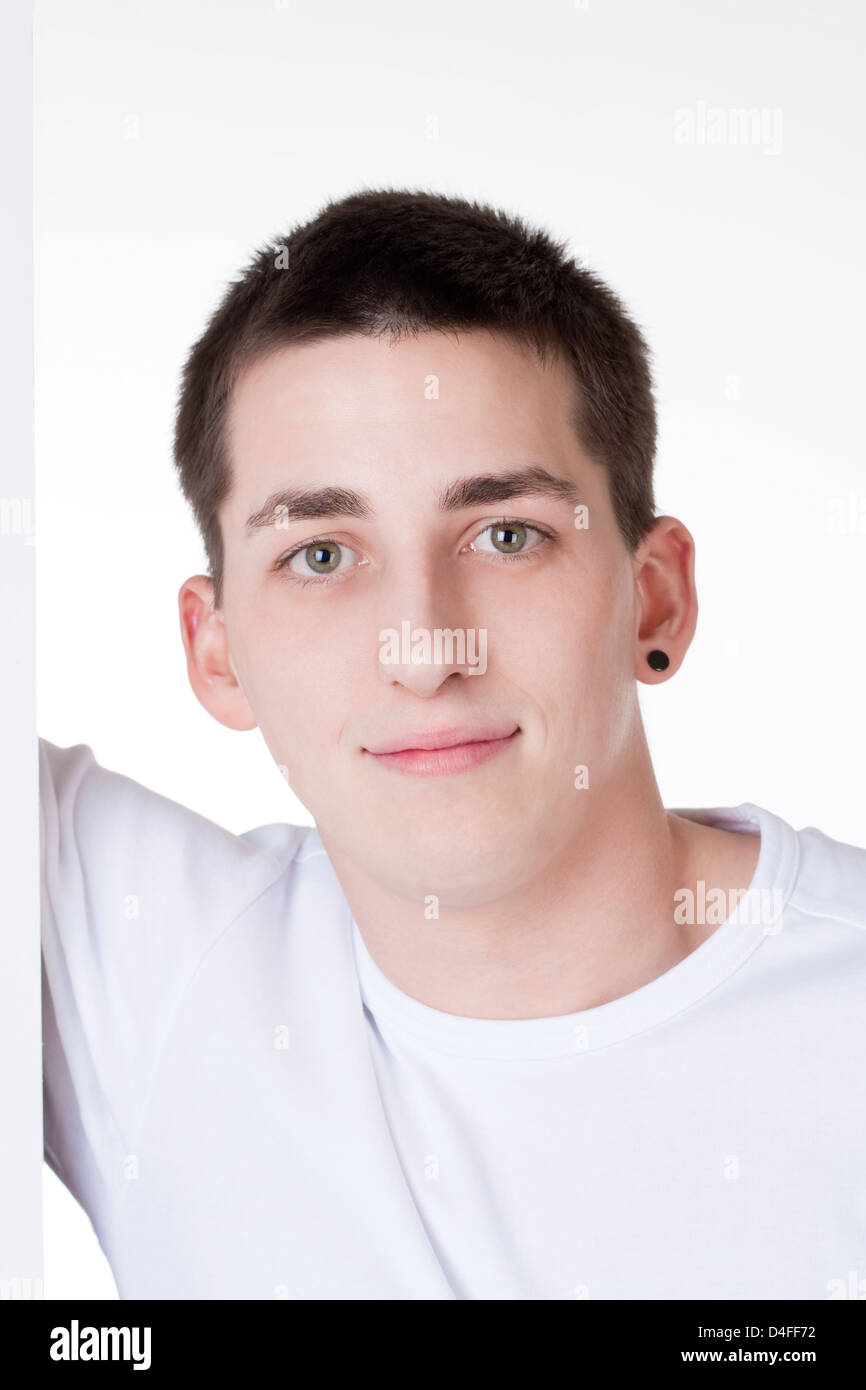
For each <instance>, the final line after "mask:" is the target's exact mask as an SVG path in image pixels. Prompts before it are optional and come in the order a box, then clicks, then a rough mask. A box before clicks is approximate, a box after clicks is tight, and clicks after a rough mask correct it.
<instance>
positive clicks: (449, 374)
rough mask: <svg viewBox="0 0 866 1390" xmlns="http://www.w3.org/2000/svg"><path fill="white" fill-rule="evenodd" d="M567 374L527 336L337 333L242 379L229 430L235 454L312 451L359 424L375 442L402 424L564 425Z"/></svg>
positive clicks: (264, 361) (441, 428)
mask: <svg viewBox="0 0 866 1390" xmlns="http://www.w3.org/2000/svg"><path fill="white" fill-rule="evenodd" d="M574 389H575V384H574V379H573V375H572V373H571V372H570V370H569V369H568V367H567V366H566V364H565V362H564V361H563V359H562V358H561V357H559V356H551V357H550V359H549V360H548V361H547V362H545V363H544V364H543V365H542V364H541V363H540V362H539V360H538V358H537V356H536V354H535V352H534V351H533V349H532V347H531V346H530V345H529V344H525V343H523V342H521V341H519V340H517V339H514V338H512V337H510V336H505V335H503V334H498V333H493V332H489V331H487V330H480V329H473V330H468V331H467V330H460V331H458V332H454V333H449V332H441V331H436V332H424V333H419V334H418V335H416V336H411V337H407V338H405V339H403V340H402V341H400V342H397V343H392V342H390V341H389V340H388V339H386V338H370V337H366V336H362V335H360V334H352V335H341V336H339V337H334V338H329V339H323V340H320V341H318V342H314V343H305V344H292V345H288V346H282V347H279V348H276V349H274V350H273V351H271V352H269V353H267V355H265V356H264V357H262V358H261V359H259V360H258V361H257V362H255V363H254V364H253V365H252V366H251V367H249V368H247V369H246V370H245V371H244V372H243V373H242V374H241V376H240V377H239V379H238V381H237V383H236V385H235V389H234V391H233V393H232V401H231V407H230V412H229V438H230V442H231V452H232V455H233V456H234V457H235V458H242V457H243V456H244V455H251V454H252V453H255V452H257V451H259V450H261V449H262V448H265V449H266V448H267V445H268V441H269V439H270V440H271V441H273V440H274V439H275V438H279V439H281V441H282V442H283V444H284V445H286V446H289V447H291V445H292V443H294V442H297V443H299V444H300V445H301V446H302V447H303V448H304V451H305V452H306V453H307V454H309V449H310V445H311V444H313V443H314V442H315V441H321V442H326V441H327V440H328V439H330V438H331V437H340V436H345V435H346V434H347V433H348V432H351V431H353V430H356V429H357V428H358V426H362V427H363V429H364V431H365V433H366V434H368V435H370V434H374V433H375V435H376V437H377V440H378V442H379V443H380V444H383V443H385V441H387V439H388V436H389V433H390V434H391V435H392V436H393V437H394V442H395V444H398V443H399V436H398V435H397V434H396V432H397V431H398V430H401V429H403V430H405V429H409V430H410V431H411V432H412V436H413V438H414V439H415V442H416V443H417V442H419V441H420V438H421V437H422V436H426V437H427V438H431V439H432V438H435V437H436V435H437V434H440V433H444V432H447V431H448V430H452V429H454V428H455V427H459V428H461V429H462V430H464V431H467V430H468V431H471V432H472V435H473V436H477V437H478V439H479V440H483V439H484V438H488V439H490V440H491V442H494V443H495V441H496V440H497V437H498V436H501V435H507V436H509V437H511V438H513V437H514V434H515V431H517V432H519V433H520V434H530V433H532V432H535V433H541V434H550V432H551V430H552V429H555V426H556V424H557V423H559V424H561V425H565V426H566V427H568V426H570V416H571V407H572V404H573V401H574Z"/></svg>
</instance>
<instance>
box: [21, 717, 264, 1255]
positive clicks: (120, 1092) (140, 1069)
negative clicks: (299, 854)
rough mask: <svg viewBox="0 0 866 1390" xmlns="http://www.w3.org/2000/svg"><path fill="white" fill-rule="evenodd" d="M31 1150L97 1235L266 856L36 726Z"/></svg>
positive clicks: (259, 886) (257, 885) (260, 882)
mask: <svg viewBox="0 0 866 1390" xmlns="http://www.w3.org/2000/svg"><path fill="white" fill-rule="evenodd" d="M39 812H40V852H41V873H42V883H41V889H42V1018H43V1102H44V1144H45V1159H46V1161H47V1162H48V1164H49V1165H50V1166H51V1168H52V1169H53V1170H54V1172H55V1173H56V1174H57V1176H58V1177H59V1178H60V1179H61V1181H62V1182H63V1183H64V1184H65V1185H66V1187H67V1188H68V1189H69V1191H70V1192H71V1193H72V1194H73V1196H74V1197H76V1198H77V1200H78V1201H79V1202H80V1204H81V1205H82V1206H83V1208H84V1209H85V1211H86V1212H87V1214H88V1215H89V1216H90V1219H91V1221H92V1223H93V1225H94V1228H95V1230H96V1232H97V1234H98V1235H99V1234H100V1229H101V1225H102V1217H103V1215H106V1216H107V1215H108V1214H109V1213H110V1211H111V1210H112V1209H113V1207H114V1204H115V1203H116V1201H117V1200H118V1199H119V1197H120V1195H121V1193H122V1191H123V1188H124V1184H125V1182H126V1181H127V1177H128V1175H129V1172H130V1165H132V1166H133V1167H134V1164H135V1161H136V1159H135V1144H136V1141H137V1138H138V1135H139V1132H140V1128H141V1124H142V1120H143V1117H144V1115H145V1112H146V1108H147V1103H148V1098H149V1093H150V1088H151V1085H152V1082H153V1080H154V1077H155V1074H156V1069H157V1067H158V1064H159V1059H160V1055H161V1052H162V1049H163V1046H164V1043H165V1041H166V1039H167V1038H168V1035H169V1031H170V1029H171V1027H172V1024H173V1021H174V1019H175V1018H176V1015H177V1011H178V1008H179V1006H180V1003H181V1000H182V998H183V994H184V991H185V990H186V988H187V986H188V984H189V982H190V980H191V978H192V976H193V974H194V972H195V970H196V969H197V967H198V965H199V963H200V962H201V960H202V958H203V957H204V955H205V953H206V952H207V951H208V950H209V948H210V946H211V945H212V944H213V943H214V942H215V941H216V940H217V938H218V937H219V935H220V934H221V932H222V931H223V930H225V928H226V927H227V926H228V925H229V924H230V923H231V922H232V921H233V920H234V919H235V918H236V917H237V916H238V914H239V913H241V912H242V911H243V910H244V908H245V907H246V906H247V905H248V903H249V902H251V901H252V900H253V899H254V898H255V897H256V896H257V895H258V893H260V892H262V891H264V888H265V887H266V886H267V884H268V883H269V882H272V881H273V880H274V878H275V877H276V876H277V874H278V873H279V872H280V868H281V866H280V863H279V856H278V855H276V854H274V853H273V852H271V851H270V850H268V849H266V848H262V846H261V845H257V844H256V843H255V836H251V837H250V839H247V838H245V837H244V836H237V835H234V834H232V833H230V832H229V831H227V830H225V829H224V828H223V827H221V826H219V825H217V824H215V823H214V822H212V821H209V820H207V819H206V818H205V817H203V816H201V815H199V814H198V813H197V812H194V811H191V810H190V809H189V808H188V807H184V806H181V805H180V804H178V803H177V802H174V801H172V800H170V799H169V798H167V797H164V796H162V795H160V794H159V793H157V792H154V791H152V790H150V789H149V788H147V787H144V786H142V785H141V784H140V783H138V782H136V781H134V780H133V779H132V778H129V777H126V776H123V775H122V774H120V773H117V772H113V771H111V770H109V769H108V768H105V767H103V766H102V765H101V764H100V763H99V762H98V761H97V760H96V758H95V757H94V754H93V752H92V750H91V749H90V748H89V747H88V746H87V745H86V744H75V745H73V746H71V747H66V748H61V747H58V746H57V745H55V744H53V743H51V742H49V741H48V740H47V739H43V738H40V740H39Z"/></svg>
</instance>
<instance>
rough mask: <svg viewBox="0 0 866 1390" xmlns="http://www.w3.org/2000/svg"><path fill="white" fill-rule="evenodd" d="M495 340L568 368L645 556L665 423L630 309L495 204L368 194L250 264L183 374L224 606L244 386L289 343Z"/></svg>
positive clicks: (583, 429)
mask: <svg viewBox="0 0 866 1390" xmlns="http://www.w3.org/2000/svg"><path fill="white" fill-rule="evenodd" d="M460 328H463V329H470V328H487V329H492V330H496V331H499V332H501V333H503V334H506V335H507V334H510V335H512V336H516V337H517V338H518V339H519V340H522V341H523V342H525V343H527V344H529V345H530V346H531V347H533V348H534V349H535V351H536V353H537V355H538V357H539V358H540V360H541V361H542V362H544V361H546V360H547V355H548V353H550V352H552V353H553V354H558V355H562V356H563V357H564V359H565V360H566V362H568V363H570V365H571V367H572V369H573V371H574V374H575V381H576V386H577V391H576V395H575V399H576V402H577V409H576V416H575V419H574V422H573V423H574V428H575V431H576V434H577V437H578V439H579V441H580V443H581V445H582V446H583V448H584V449H585V450H586V452H587V453H588V454H589V456H590V457H591V458H594V459H595V460H596V461H597V462H599V463H601V464H602V465H603V466H604V467H605V468H606V470H607V473H608V484H609V489H610V495H611V501H612V505H613V509H614V514H615V516H616V520H617V524H618V526H619V529H620V532H621V534H622V536H623V538H624V540H625V542H626V544H627V545H628V547H629V549H630V550H632V551H633V550H634V549H635V548H636V547H637V545H638V543H639V542H640V540H641V538H642V537H643V536H644V535H645V533H646V531H647V530H648V529H649V527H650V526H651V525H652V522H653V520H654V514H655V503H654V499H653V463H654V459H655V447H656V414H655V403H654V399H653V385H652V376H651V371H650V365H649V359H650V349H649V348H648V346H647V344H646V342H645V340H644V338H643V335H642V334H641V332H640V330H639V328H638V327H637V325H636V324H635V323H634V321H633V320H632V318H631V317H630V316H629V314H628V313H627V312H626V310H625V308H624V306H623V304H622V302H621V301H620V300H619V299H618V297H617V296H616V295H615V294H614V293H613V291H612V290H611V289H609V288H608V286H607V285H606V284H605V283H604V282H603V281H602V280H600V279H599V278H598V276H596V275H595V274H593V273H592V272H591V271H589V270H587V269H585V268H584V267H583V266H580V265H578V264H577V263H576V262H575V261H574V260H573V259H572V258H571V257H570V256H569V254H568V250H567V247H566V244H565V243H564V242H557V241H555V240H554V239H553V238H552V237H551V236H550V235H549V234H548V233H547V232H545V231H542V230H539V229H538V228H535V227H530V226H528V225H527V224H526V222H525V221H524V220H523V219H522V218H520V217H518V216H514V215H510V214H508V213H505V212H503V211H501V210H499V209H496V208H493V207H489V206H487V205H486V204H480V203H477V202H470V201H468V200H466V199H463V198H458V197H449V196H446V195H445V194H441V193H435V192H427V191H423V190H406V189H390V188H389V189H369V190H363V191H361V192H357V193H351V194H349V195H348V196H347V197H345V198H341V199H340V200H339V201H332V202H329V203H327V204H326V205H325V206H324V207H323V208H322V210H321V211H320V212H319V213H318V214H317V215H316V216H315V217H313V218H312V219H310V220H309V221H307V222H304V223H299V224H297V225H296V226H294V227H293V228H292V230H291V231H290V232H289V233H288V235H286V236H283V237H278V238H276V239H275V240H274V241H272V242H269V243H266V244H265V245H264V246H262V247H261V248H260V249H259V250H257V251H256V252H254V254H253V257H252V259H251V260H250V262H249V264H248V265H247V267H246V269H245V270H244V271H243V273H242V274H241V275H240V276H239V277H238V278H237V279H236V280H235V281H234V282H233V283H232V284H231V285H230V286H229V288H228V290H227V291H226V293H225V294H224V296H223V298H222V300H221V301H220V303H219V305H218V306H217V308H216V309H215V311H214V312H213V314H212V315H211V317H210V319H209V320H208V323H207V326H206V328H205V331H204V333H203V334H202V336H201V337H200V338H199V339H198V341H197V342H196V343H195V344H194V345H193V347H192V349H191V350H190V352H189V355H188V357H187V360H186V362H185V364H184V368H183V373H182V380H181V386H180V393H179V399H178V404H177V413H176V418H175V434H174V461H175V465H176V467H177V469H178V472H179V474H180V484H181V489H182V491H183V493H184V496H185V497H186V499H187V501H188V502H189V503H190V505H191V507H192V509H193V512H194V515H195V518H196V521H197V523H198V526H199V529H200V531H201V533H202V538H203V541H204V545H205V550H206V553H207V559H208V563H209V566H210V577H211V579H212V581H213V585H214V602H215V606H216V607H217V608H219V607H221V606H222V587H223V541H222V533H221V530H220V524H219V519H218V516H217V511H218V508H219V507H220V505H221V503H222V502H223V501H224V500H225V498H226V497H227V496H228V495H229V493H230V491H231V486H232V474H231V460H230V457H229V451H228V443H227V428H226V426H227V415H228V410H229V407H230V403H231V393H232V390H233V388H234V385H235V383H236V381H237V379H238V377H239V375H240V373H241V372H242V371H243V370H245V369H246V368H247V367H249V366H251V365H252V364H253V362H254V361H257V360H258V359H259V358H261V357H263V356H266V355H267V354H268V353H269V352H271V351H273V350H275V349H276V348H278V347H281V346H283V345H285V344H289V343H310V342H315V341H317V340H321V339H323V338H327V337H332V336H339V335H341V334H351V333H361V334H366V335H368V336H374V337H381V336H385V335H390V337H391V339H392V341H396V340H398V339H399V338H400V337H401V336H405V335H407V334H417V333H419V332H423V331H424V330H431V329H440V330H446V331H447V330H454V329H460Z"/></svg>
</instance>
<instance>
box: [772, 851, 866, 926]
mask: <svg viewBox="0 0 866 1390" xmlns="http://www.w3.org/2000/svg"><path fill="white" fill-rule="evenodd" d="M795 834H796V842H797V852H798V853H797V857H798V863H797V873H796V878H795V881H794V885H793V889H792V892H791V897H790V906H791V908H792V909H793V910H795V911H798V912H799V913H801V914H802V915H803V917H804V918H812V919H824V920H827V921H832V922H836V923H838V924H839V925H840V926H848V927H851V928H853V929H854V930H855V932H857V933H859V934H861V935H862V944H863V947H864V949H866V849H864V848H862V847H860V846H859V845H852V844H848V843H847V842H845V841H843V840H835V839H833V838H832V837H831V836H829V835H827V834H825V833H824V831H823V830H819V829H818V828H817V827H816V826H813V825H809V826H806V827H804V828H803V829H802V830H798V831H796V832H795Z"/></svg>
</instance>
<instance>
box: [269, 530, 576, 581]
mask: <svg viewBox="0 0 866 1390" xmlns="http://www.w3.org/2000/svg"><path fill="white" fill-rule="evenodd" d="M502 526H525V527H526V529H527V531H535V532H537V534H538V535H539V536H540V537H541V539H540V541H536V543H535V545H533V546H532V549H531V550H526V551H515V552H514V554H513V555H506V554H505V553H503V552H501V551H500V552H499V553H498V554H497V559H496V560H495V561H494V563H496V564H498V563H499V562H500V561H504V563H505V564H513V563H514V562H515V561H520V560H529V559H530V558H531V557H532V556H533V555H535V554H537V553H538V551H540V550H546V549H547V547H548V545H549V544H550V543H551V542H553V541H555V540H556V535H555V533H554V532H553V531H549V530H548V529H547V527H546V526H539V525H538V524H537V522H529V521H523V520H521V519H520V518H519V517H516V516H503V517H498V518H497V519H496V520H495V521H488V522H486V523H485V524H484V526H482V527H481V528H480V530H478V531H476V532H475V535H474V536H473V537H472V541H469V542H467V544H469V545H471V544H472V542H473V541H476V540H477V539H478V537H479V536H483V535H484V532H485V531H492V530H493V529H494V527H502ZM339 544H340V542H339V541H335V540H334V538H333V536H311V537H310V539H309V540H306V541H302V542H301V544H300V545H296V546H295V548H294V550H290V551H288V552H287V553H286V554H285V555H281V556H280V558H279V560H277V562H276V564H275V565H274V570H275V571H276V572H277V573H280V572H281V571H282V570H284V569H287V568H288V565H289V562H290V561H291V560H293V559H294V558H295V556H296V555H300V553H301V551H303V550H307V549H309V547H310V546H311V545H339ZM475 553H476V554H481V553H482V552H480V551H476V552H475ZM493 553H494V552H491V551H486V552H484V555H485V557H486V556H488V555H491V554H493ZM353 568H356V566H353ZM289 573H290V574H291V579H292V582H293V583H295V584H300V585H303V586H306V585H308V584H314V585H315V586H316V588H318V589H321V588H322V587H323V586H325V585H328V584H335V583H337V582H339V580H340V579H342V578H343V576H344V575H347V574H350V573H351V570H344V571H343V572H342V573H340V574H331V575H322V576H321V577H320V578H318V579H315V578H313V576H312V575H309V576H307V575H301V574H295V573H294V572H293V571H289Z"/></svg>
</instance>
